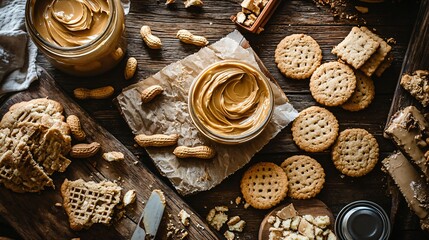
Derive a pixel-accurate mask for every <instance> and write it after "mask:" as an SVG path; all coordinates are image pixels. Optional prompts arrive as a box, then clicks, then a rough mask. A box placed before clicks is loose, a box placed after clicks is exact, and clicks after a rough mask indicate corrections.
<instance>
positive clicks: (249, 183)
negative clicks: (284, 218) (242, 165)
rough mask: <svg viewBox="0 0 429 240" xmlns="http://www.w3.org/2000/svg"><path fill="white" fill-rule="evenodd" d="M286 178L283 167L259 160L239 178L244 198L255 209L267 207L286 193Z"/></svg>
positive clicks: (275, 203)
mask: <svg viewBox="0 0 429 240" xmlns="http://www.w3.org/2000/svg"><path fill="white" fill-rule="evenodd" d="M287 186H288V180H287V176H286V173H285V172H284V171H283V169H282V168H281V167H279V166H277V165H276V164H274V163H270V162H260V163H257V164H255V165H253V166H252V167H250V168H249V169H248V170H247V171H246V172H245V173H244V175H243V178H242V179H241V184H240V187H241V193H242V194H243V197H244V199H245V200H246V202H247V203H249V204H250V205H251V206H252V207H254V208H256V209H268V208H271V207H274V206H275V205H277V204H278V203H280V202H281V201H282V200H283V199H284V198H285V197H286V194H287V190H288V187H287Z"/></svg>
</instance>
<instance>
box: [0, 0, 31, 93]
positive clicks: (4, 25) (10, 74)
mask: <svg viewBox="0 0 429 240" xmlns="http://www.w3.org/2000/svg"><path fill="white" fill-rule="evenodd" d="M25 3H26V1H22V0H0V96H2V95H4V94H5V93H8V92H16V91H21V90H24V89H27V88H28V86H30V84H31V83H32V82H33V81H34V80H36V79H37V70H36V64H35V62H36V56H37V48H36V46H35V45H34V43H33V42H32V41H31V40H30V37H29V36H28V35H27V33H26V30H25Z"/></svg>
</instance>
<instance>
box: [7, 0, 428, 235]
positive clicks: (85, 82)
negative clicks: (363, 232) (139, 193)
mask: <svg viewBox="0 0 429 240" xmlns="http://www.w3.org/2000/svg"><path fill="white" fill-rule="evenodd" d="M239 2H241V1H240V0H205V1H204V4H205V5H204V7H203V8H202V9H201V10H199V9H185V8H184V5H183V4H182V0H177V3H176V4H175V5H173V6H171V7H166V6H164V2H163V1H162V2H160V1H155V0H139V1H132V6H131V11H130V13H129V15H128V16H127V22H126V26H127V33H126V34H127V38H128V52H127V55H128V56H133V57H136V58H137V60H138V62H139V64H138V72H137V74H136V76H135V77H134V78H133V79H132V80H130V81H126V80H124V77H123V69H124V65H125V60H124V61H122V62H121V63H120V65H119V66H117V67H116V68H115V69H114V70H112V71H110V72H108V73H106V74H103V75H102V76H97V77H90V78H78V77H73V76H69V75H66V74H63V73H61V72H60V71H58V70H55V69H54V68H53V67H52V66H51V65H50V64H49V63H48V62H47V61H46V59H45V58H44V56H41V55H40V56H39V57H38V63H39V65H41V66H43V67H44V68H45V69H47V70H48V72H49V73H51V74H52V75H53V76H54V78H55V80H56V81H57V82H58V83H59V84H60V85H61V86H62V87H63V89H64V91H65V92H66V93H67V94H69V95H71V94H72V91H73V89H74V88H77V87H88V88H93V87H99V86H104V85H107V84H110V85H113V86H114V87H115V89H116V92H115V95H117V94H119V92H120V90H121V89H122V88H124V87H125V86H128V85H130V84H132V83H134V82H137V81H139V80H142V79H144V78H146V77H148V76H150V75H151V74H154V73H156V72H157V71H159V70H160V69H161V68H163V67H164V66H166V65H168V64H169V63H172V62H174V61H177V60H180V59H182V58H184V57H186V56H187V55H189V54H192V53H195V52H196V51H198V49H199V48H198V47H194V46H190V45H185V44H182V43H180V42H179V41H178V40H177V39H175V33H176V32H177V30H179V29H188V30H191V31H193V32H195V33H196V34H201V35H204V36H206V37H208V39H209V41H210V42H215V41H216V40H218V39H220V38H222V37H223V36H225V35H226V34H228V33H229V32H231V31H233V30H234V29H235V26H234V24H232V23H231V22H230V20H229V17H230V16H231V15H232V14H235V13H236V12H238V11H239V10H240V6H239ZM354 4H357V5H363V6H368V7H369V13H367V14H360V15H359V16H360V18H359V19H358V20H347V19H338V18H334V17H333V14H332V12H331V10H330V8H329V7H327V6H323V7H320V6H318V5H317V4H315V3H314V2H313V1H310V0H283V1H282V3H281V4H280V6H279V8H278V9H277V11H276V12H275V14H274V15H273V17H272V19H271V20H270V21H269V22H268V24H267V26H266V27H265V31H264V32H262V33H261V34H260V35H252V34H246V33H245V36H246V37H247V39H248V40H249V41H250V44H251V46H252V47H253V48H254V50H255V51H256V53H257V54H258V55H259V57H260V58H261V59H262V61H263V62H264V63H265V65H266V66H267V68H268V69H269V70H270V71H271V73H272V74H273V75H274V76H275V78H276V79H277V80H278V82H279V84H280V85H281V87H282V89H283V90H284V91H285V92H286V94H287V96H288V97H289V99H290V101H291V103H292V104H293V105H294V107H295V108H296V109H298V110H302V109H304V108H306V107H308V106H312V105H316V102H315V101H314V100H313V98H312V97H311V95H310V93H309V88H308V80H304V81H294V80H291V79H286V78H285V77H283V76H282V75H281V74H280V72H279V71H278V70H277V67H276V65H275V63H274V50H275V48H276V45H277V43H278V42H279V41H280V40H281V39H282V38H283V37H285V36H286V35H289V34H293V33H305V34H309V35H311V36H312V37H313V38H314V39H315V40H316V41H317V42H318V43H319V44H320V46H321V48H322V51H323V61H324V62H326V61H330V60H334V59H335V56H334V55H332V54H331V53H330V51H331V49H332V47H333V46H334V45H336V44H338V43H339V42H340V41H341V40H342V39H343V38H344V37H345V36H346V35H347V33H348V32H349V31H350V29H351V27H352V26H355V25H362V24H363V23H364V22H366V25H367V26H369V27H370V28H374V29H376V30H377V33H378V34H379V35H380V36H382V37H384V38H389V37H393V38H394V39H395V40H396V42H397V43H396V44H395V45H393V50H392V51H393V54H394V57H395V60H394V62H393V64H392V66H391V68H389V69H388V70H387V71H386V73H385V74H384V75H383V76H382V77H381V78H374V82H375V87H376V97H375V99H374V102H373V103H372V104H371V105H370V107H369V108H368V109H366V110H364V111H361V112H354V113H351V112H347V111H345V110H343V109H341V108H330V110H331V111H332V112H333V113H334V114H335V115H336V117H337V118H338V120H339V122H340V129H341V130H343V129H346V128H352V127H360V128H365V129H367V130H368V131H370V132H371V133H373V134H374V135H375V136H376V138H377V141H378V143H379V145H380V150H381V157H380V159H382V158H383V157H385V156H387V155H388V154H389V153H391V152H392V151H393V150H394V146H393V145H392V144H391V142H390V141H389V140H386V139H384V138H383V136H382V131H383V128H384V125H385V122H386V118H387V114H388V112H389V108H390V105H391V101H392V97H393V92H394V89H395V86H396V83H397V80H398V76H399V72H400V70H401V65H402V60H403V58H404V55H405V51H406V48H407V45H408V41H409V39H410V34H411V31H412V28H413V24H414V21H415V18H416V14H417V11H418V8H419V4H418V2H416V1H402V2H400V3H398V2H390V1H388V2H386V3H382V4H372V5H371V4H364V3H360V2H359V1H349V2H348V5H349V6H350V9H349V11H348V12H350V13H353V12H354V13H356V11H354V9H353V6H354ZM363 19H364V20H363ZM142 25H149V26H151V27H152V31H153V33H154V34H156V35H157V36H159V37H160V38H161V39H162V41H163V48H162V50H151V49H149V48H147V47H146V46H145V45H144V43H143V42H142V40H141V38H140V35H139V29H140V27H141V26H142ZM78 103H79V105H81V106H82V107H83V108H84V109H85V110H86V111H87V112H89V113H90V115H91V116H92V117H93V118H94V119H95V120H96V121H97V122H98V123H99V124H100V125H101V126H103V127H104V128H106V129H107V130H109V131H110V132H111V133H112V134H113V135H114V136H115V137H116V138H118V139H119V140H120V141H121V142H122V143H123V144H124V145H125V146H126V147H127V148H128V149H130V150H131V151H132V152H133V153H134V154H136V155H138V156H140V159H141V160H142V161H143V162H144V163H146V164H147V165H148V166H149V168H150V169H151V170H152V171H153V172H155V173H157V171H156V169H155V167H154V166H153V164H152V162H151V160H150V159H149V158H148V157H147V154H146V153H145V151H144V150H142V149H141V148H138V147H135V144H134V141H133V135H132V134H131V131H130V130H129V128H128V126H127V125H126V123H125V122H124V120H123V119H122V118H121V116H120V114H119V112H118V110H117V109H116V108H115V106H114V105H113V103H112V99H108V100H92V101H78ZM294 154H305V153H304V152H302V151H300V150H299V149H297V147H296V146H295V145H294V143H293V141H292V139H291V133H290V127H288V128H286V129H285V130H283V131H282V132H281V133H279V135H278V136H277V137H276V138H275V139H273V140H272V141H271V142H270V143H269V144H268V145H267V146H266V147H265V148H264V149H263V150H262V151H261V152H260V153H258V154H257V155H256V156H255V157H254V159H253V160H252V162H251V163H250V164H249V165H248V166H246V167H245V168H244V169H242V170H240V171H238V172H237V173H236V174H234V175H233V176H231V177H230V178H228V179H227V180H225V181H224V182H223V183H222V184H220V185H219V186H218V187H216V188H214V189H212V190H210V191H207V192H203V193H199V194H196V195H193V196H189V197H186V198H185V200H186V201H187V202H188V203H189V204H190V205H191V206H192V207H193V208H194V209H195V210H196V211H197V212H198V213H199V214H200V215H202V216H206V214H207V213H208V211H209V210H210V209H211V208H212V207H214V206H217V205H227V206H229V208H230V212H229V215H231V216H233V215H239V216H241V218H242V219H244V220H245V221H246V222H247V226H246V228H245V231H244V232H243V233H241V234H238V235H239V237H240V239H256V237H257V232H258V228H259V223H260V221H261V220H262V219H263V216H264V215H265V214H266V213H267V212H268V211H262V210H255V209H252V208H248V209H244V208H243V205H240V206H238V207H237V206H236V205H235V203H234V204H232V203H231V201H234V199H235V198H236V197H237V196H240V195H241V194H240V189H239V181H240V178H241V176H242V174H243V171H244V170H245V169H246V168H248V167H249V166H250V165H251V164H253V163H256V162H259V161H271V162H274V163H277V164H280V163H281V162H282V161H283V160H284V159H285V158H287V157H289V156H291V155H294ZM310 156H312V157H314V158H316V159H317V160H319V162H320V163H321V164H322V166H323V167H324V169H325V172H326V184H325V187H324V189H323V190H322V192H321V193H320V194H319V195H318V196H317V198H319V199H320V200H322V201H324V202H325V203H326V204H327V205H328V206H329V207H330V208H331V210H332V211H333V213H334V215H336V214H337V213H338V212H339V210H340V209H341V208H342V207H343V206H345V205H346V204H347V203H349V202H351V201H355V200H360V199H366V200H371V201H374V202H376V203H378V204H380V205H381V206H382V207H383V208H384V209H385V210H386V211H387V212H390V207H391V197H390V195H389V189H388V186H387V185H388V184H387V182H388V181H387V176H386V174H384V173H383V172H382V171H381V170H380V168H381V164H378V165H377V166H376V168H375V169H374V170H373V171H372V172H371V173H369V174H368V175H367V176H364V177H361V178H350V177H344V176H341V174H340V173H339V172H338V171H337V170H336V169H335V168H334V165H333V163H332V161H331V159H330V153H329V152H324V153H319V154H310ZM157 174H158V173H157ZM158 175H159V174H158ZM164 180H165V182H168V180H167V179H164ZM29 214H31V213H29ZM222 230H223V231H224V230H225V229H222ZM223 231H222V233H223ZM0 236H8V237H13V238H19V236H17V235H16V234H15V233H14V231H13V229H10V227H8V225H7V224H6V223H4V222H2V221H1V220H0ZM22 237H24V238H25V236H22ZM392 239H429V236H428V235H426V234H425V233H424V232H422V231H421V230H419V224H418V219H417V217H416V216H415V215H414V214H412V213H410V211H409V210H408V207H407V206H406V203H405V202H404V200H403V199H402V198H401V199H400V204H399V210H398V213H397V215H396V221H395V224H394V226H393V233H392Z"/></svg>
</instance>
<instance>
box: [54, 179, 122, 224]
mask: <svg viewBox="0 0 429 240" xmlns="http://www.w3.org/2000/svg"><path fill="white" fill-rule="evenodd" d="M61 195H62V197H63V206H64V209H65V211H66V213H67V215H68V217H69V222H70V227H71V229H73V230H76V231H78V230H81V229H83V228H89V227H91V226H92V225H93V224H94V223H102V224H106V225H109V224H110V221H111V220H112V217H113V214H114V210H115V208H116V205H118V204H119V202H120V201H121V187H119V186H118V185H117V184H116V183H113V182H109V181H103V182H100V183H96V182H93V181H90V182H85V181H84V180H82V179H78V180H76V181H69V180H67V179H66V180H64V183H63V184H62V185H61Z"/></svg>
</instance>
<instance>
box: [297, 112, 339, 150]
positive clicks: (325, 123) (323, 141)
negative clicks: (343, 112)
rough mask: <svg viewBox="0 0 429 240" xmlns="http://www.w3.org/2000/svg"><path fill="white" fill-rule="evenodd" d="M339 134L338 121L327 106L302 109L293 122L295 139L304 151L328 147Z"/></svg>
mask: <svg viewBox="0 0 429 240" xmlns="http://www.w3.org/2000/svg"><path fill="white" fill-rule="evenodd" d="M337 136H338V121H337V119H336V118H335V116H334V114H332V113H331V112H330V111H328V110H326V109H325V108H321V107H317V106H312V107H309V108H307V109H304V110H303V111H301V112H300V113H299V115H298V117H297V118H296V119H295V121H293V123H292V137H293V141H294V142H295V143H296V145H298V147H299V148H301V149H302V150H304V151H307V152H321V151H324V150H326V149H328V148H329V147H330V146H331V145H332V144H333V143H334V142H335V139H336V138H337Z"/></svg>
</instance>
